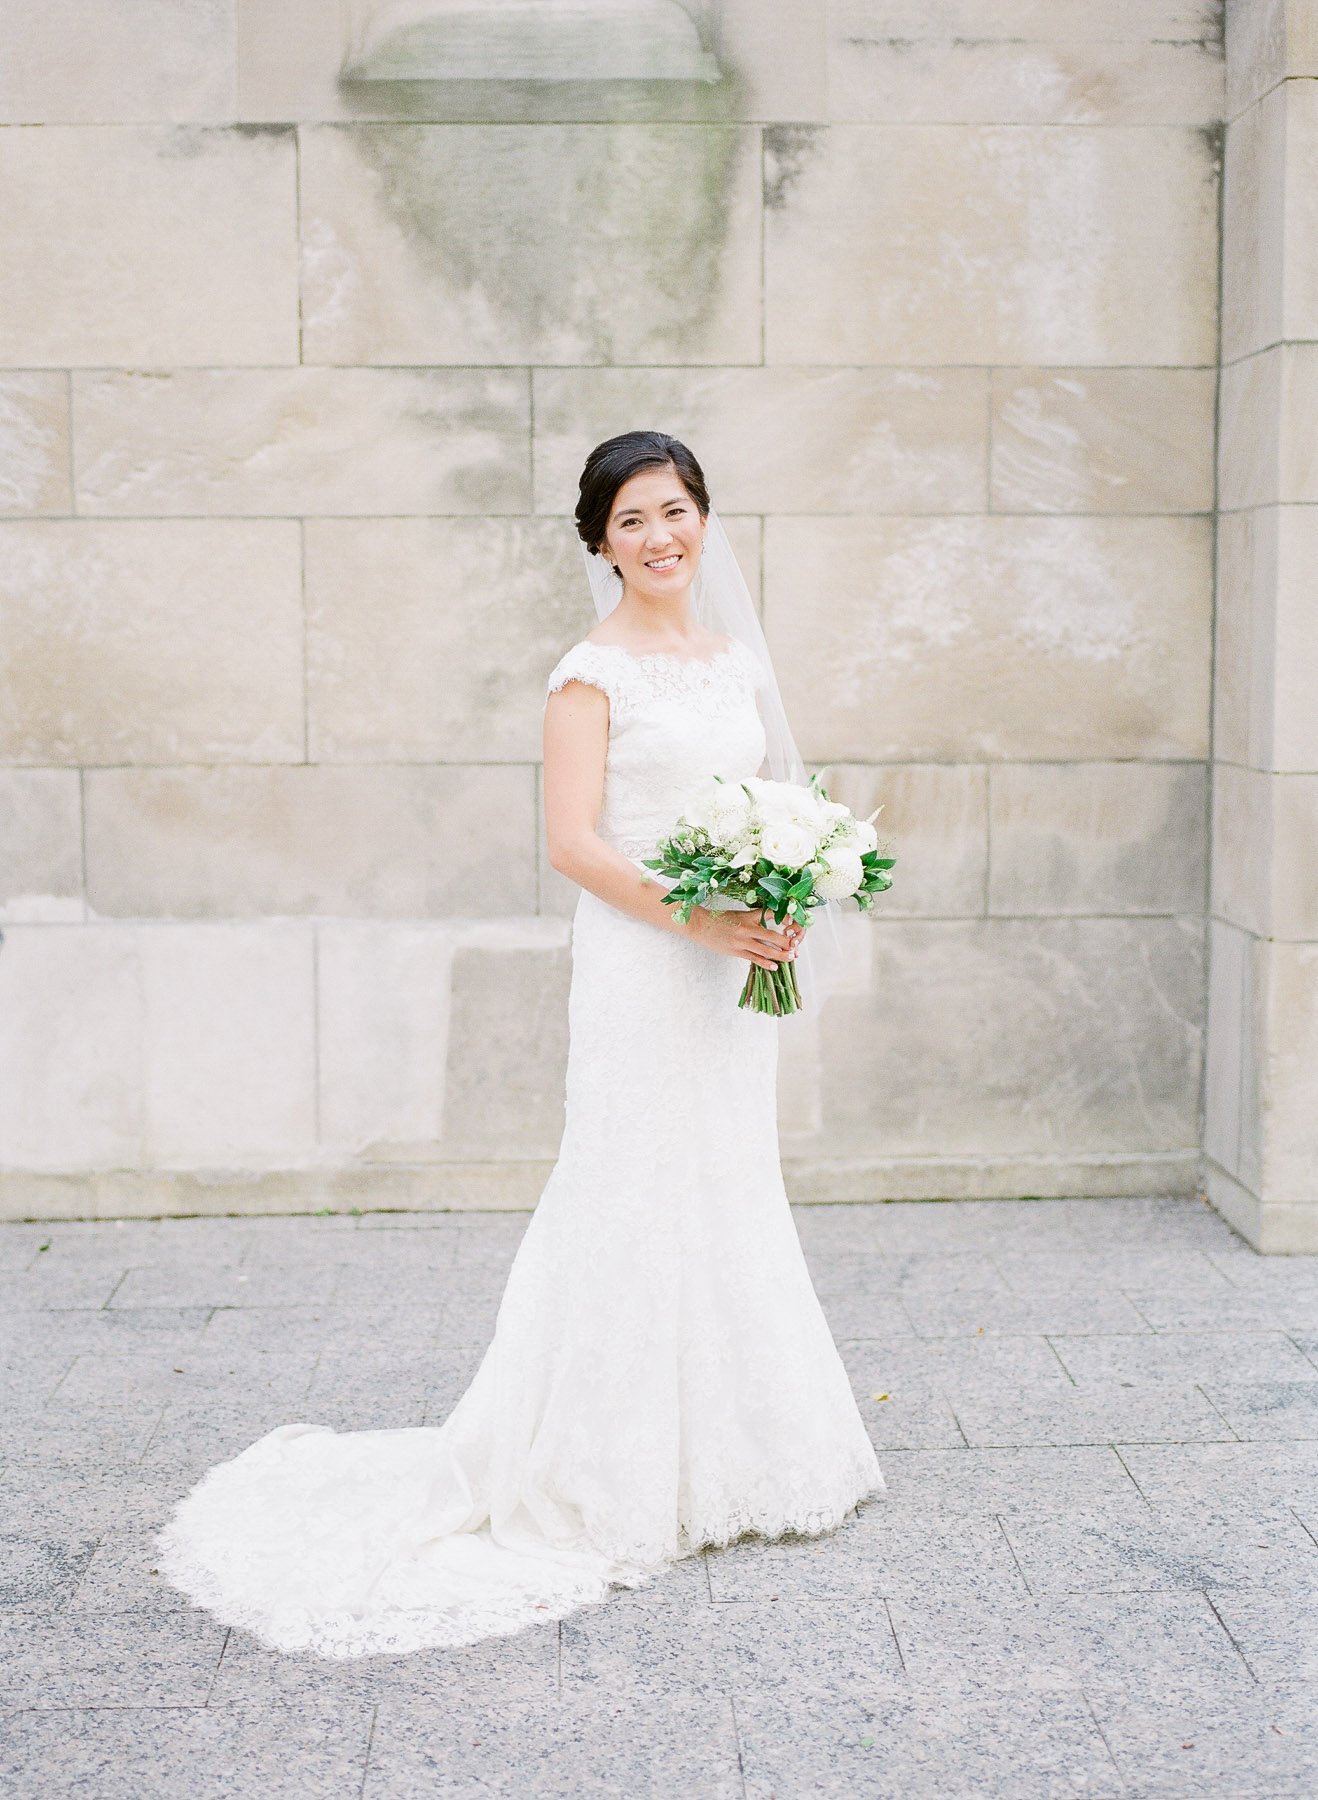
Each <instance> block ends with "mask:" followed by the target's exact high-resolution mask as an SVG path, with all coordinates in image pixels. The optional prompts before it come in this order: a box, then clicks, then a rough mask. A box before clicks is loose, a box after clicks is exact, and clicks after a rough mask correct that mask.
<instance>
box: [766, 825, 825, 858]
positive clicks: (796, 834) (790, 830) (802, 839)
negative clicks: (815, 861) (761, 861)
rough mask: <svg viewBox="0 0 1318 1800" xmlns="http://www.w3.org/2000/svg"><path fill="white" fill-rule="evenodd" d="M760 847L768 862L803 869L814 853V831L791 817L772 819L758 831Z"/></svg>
mask: <svg viewBox="0 0 1318 1800" xmlns="http://www.w3.org/2000/svg"><path fill="white" fill-rule="evenodd" d="M760 848H761V850H762V851H763V852H764V854H765V856H766V857H768V859H769V861H770V862H773V863H781V864H782V865H783V866H784V868H788V869H803V868H804V867H805V865H806V864H807V863H808V862H810V861H811V860H812V858H813V857H814V854H815V849H816V842H815V836H814V833H813V832H811V831H808V830H806V829H805V827H804V826H801V825H798V824H797V823H796V822H795V821H794V820H792V819H784V820H782V821H781V822H779V821H772V822H770V823H768V824H766V825H765V827H764V829H763V830H762V831H761V833H760Z"/></svg>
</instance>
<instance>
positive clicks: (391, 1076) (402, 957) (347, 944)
mask: <svg viewBox="0 0 1318 1800" xmlns="http://www.w3.org/2000/svg"><path fill="white" fill-rule="evenodd" d="M317 935H318V944H319V949H318V955H317V994H318V1027H319V1083H320V1128H321V1137H322V1141H323V1143H324V1144H325V1146H326V1148H327V1149H329V1150H331V1151H332V1152H333V1153H334V1154H336V1155H337V1156H339V1157H342V1156H365V1157H369V1158H370V1159H371V1160H373V1161H377V1160H393V1159H395V1158H399V1157H406V1158H408V1159H414V1158H415V1156H416V1154H417V1151H418V1147H420V1148H421V1149H422V1150H424V1151H425V1152H427V1153H429V1154H433V1150H434V1145H435V1144H436V1143H437V1142H438V1140H439V1137H440V1135H441V1132H442V1129H443V1112H444V1070H445V1062H446V1055H447V1044H448V1012H449V982H450V978H451V968H452V961H453V946H454V933H453V931H452V930H451V929H450V928H449V927H446V926H439V925H430V924H427V925H408V924H393V923H391V924H389V925H378V924H370V925H365V924H363V925H346V924H345V925H324V926H322V927H321V928H320V930H319V932H318V934H317Z"/></svg>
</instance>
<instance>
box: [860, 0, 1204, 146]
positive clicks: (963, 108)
mask: <svg viewBox="0 0 1318 1800" xmlns="http://www.w3.org/2000/svg"><path fill="white" fill-rule="evenodd" d="M1087 10H1088V11H1089V13H1090V14H1091V17H1092V16H1093V15H1094V14H1096V13H1097V12H1098V10H1099V9H1097V8H1093V7H1090V8H1088V9H1087ZM1103 10H1104V11H1106V10H1107V9H1106V8H1104V9H1103ZM1001 12H1002V9H999V8H996V7H995V8H994V9H993V14H997V15H998V18H995V17H993V16H992V15H989V14H988V9H986V8H984V7H979V8H977V9H976V10H975V13H974V17H973V22H971V23H969V24H968V26H967V27H966V28H965V34H964V35H952V34H951V30H950V28H949V25H948V23H947V22H946V18H945V16H944V17H943V18H938V17H937V16H936V15H935V14H934V13H933V9H927V10H926V14H925V16H924V17H923V18H919V19H912V20H911V21H909V23H907V24H905V25H903V26H902V27H900V28H898V27H897V26H895V25H894V23H893V20H892V17H891V9H890V8H888V7H886V6H885V7H883V8H880V9H876V8H875V6H874V5H873V3H872V0H844V3H843V4H842V5H841V6H839V7H836V8H833V9H830V31H829V44H828V71H829V103H830V104H829V117H830V118H833V119H855V120H872V121H876V122H884V123H886V122H889V121H893V122H897V121H906V120H919V121H925V122H931V123H944V122H948V123H953V124H963V123H964V124H970V123H976V124H1019V125H1054V124H1061V125H1076V124H1087V125H1210V124H1215V123H1216V121H1217V120H1219V119H1220V118H1221V116H1222V103H1223V91H1224V81H1223V59H1222V53H1221V46H1220V44H1219V43H1217V42H1216V41H1214V39H1212V38H1209V37H1202V38H1181V39H1179V40H1177V41H1170V42H1168V41H1159V40H1158V39H1156V38H1154V37H1153V36H1152V35H1151V34H1150V30H1149V26H1148V25H1147V24H1146V23H1145V22H1143V21H1135V20H1132V21H1131V22H1130V23H1131V25H1132V26H1133V29H1129V30H1128V31H1127V33H1126V34H1125V35H1122V36H1117V35H1110V34H1109V32H1108V31H1106V30H1105V29H1104V27H1103V25H1101V24H1100V25H1098V26H1097V27H1096V28H1095V27H1094V26H1093V25H1088V26H1086V25H1085V24H1084V22H1082V21H1080V20H1079V19H1078V18H1077V17H1076V16H1075V12H1074V11H1073V19H1072V25H1071V29H1070V30H1068V29H1067V27H1066V26H1065V25H1063V24H1062V23H1061V22H1060V21H1059V20H1058V18H1057V17H1056V16H1055V14H1049V15H1040V16H1038V17H1037V18H1036V19H1035V20H1034V21H1031V23H1032V24H1033V26H1034V33H1033V34H1032V35H1029V36H1026V35H1016V36H1004V35H999V33H1000V32H1001V25H1000V23H999V19H1000V17H1001ZM1077 26H1079V27H1080V30H1077ZM995 28H996V29H995ZM1081 30H1083V32H1084V35H1081Z"/></svg>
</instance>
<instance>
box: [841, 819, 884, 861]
mask: <svg viewBox="0 0 1318 1800" xmlns="http://www.w3.org/2000/svg"><path fill="white" fill-rule="evenodd" d="M847 843H848V844H849V845H850V846H851V848H852V849H854V850H859V851H860V852H861V853H862V854H863V853H864V852H865V851H867V850H877V849H878V847H879V834H878V832H877V831H875V829H874V827H873V826H872V825H871V824H870V822H869V820H868V819H857V820H856V822H855V824H854V825H853V826H852V828H851V835H850V836H849V837H848V839H847Z"/></svg>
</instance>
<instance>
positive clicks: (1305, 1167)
mask: <svg viewBox="0 0 1318 1800" xmlns="http://www.w3.org/2000/svg"><path fill="white" fill-rule="evenodd" d="M1310 868H1311V869H1312V862H1311V863H1310ZM1260 953H1261V958H1262V961H1263V963H1264V966H1265V968H1266V971H1267V974H1266V979H1267V984H1268V1014H1269V1025H1268V1037H1267V1043H1268V1050H1267V1055H1266V1060H1265V1062H1264V1075H1263V1082H1262V1101H1261V1106H1262V1112H1263V1135H1264V1143H1265V1146H1266V1148H1265V1156H1266V1163H1265V1182H1264V1185H1263V1188H1262V1193H1263V1198H1264V1200H1265V1202H1266V1203H1267V1204H1268V1205H1269V1206H1274V1207H1307V1208H1309V1209H1311V1210H1312V1209H1313V1208H1314V1207H1315V1206H1318V1197H1316V1196H1315V1193H1314V1181H1313V1172H1314V1169H1315V1168H1318V944H1267V945H1262V946H1260ZM1316 1246H1318V1232H1311V1235H1310V1241H1309V1245H1308V1247H1309V1248H1310V1249H1311V1250H1312V1249H1314V1248H1315V1247H1316Z"/></svg>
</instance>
